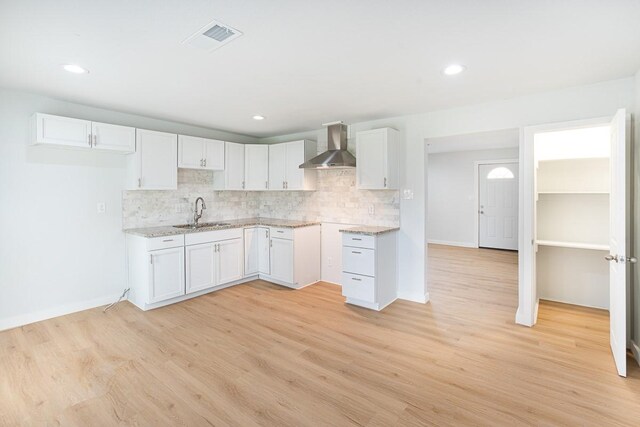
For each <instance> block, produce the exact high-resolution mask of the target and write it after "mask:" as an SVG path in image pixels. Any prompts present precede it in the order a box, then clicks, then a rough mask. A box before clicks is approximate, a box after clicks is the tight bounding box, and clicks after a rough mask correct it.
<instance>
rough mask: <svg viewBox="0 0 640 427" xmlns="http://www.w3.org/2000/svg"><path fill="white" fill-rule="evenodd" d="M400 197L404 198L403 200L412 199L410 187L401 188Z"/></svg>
mask: <svg viewBox="0 0 640 427" xmlns="http://www.w3.org/2000/svg"><path fill="white" fill-rule="evenodd" d="M402 198H403V199H405V200H411V199H413V190H411V189H404V190H402Z"/></svg>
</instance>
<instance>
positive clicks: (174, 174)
mask: <svg viewBox="0 0 640 427" xmlns="http://www.w3.org/2000/svg"><path fill="white" fill-rule="evenodd" d="M136 146H137V150H136V152H135V154H131V155H130V156H129V165H128V169H127V171H128V175H129V189H134V190H136V189H138V190H175V189H176V188H178V169H177V167H176V165H177V160H178V159H177V157H178V135H176V134H173V133H165V132H156V131H152V130H144V129H138V130H137V132H136Z"/></svg>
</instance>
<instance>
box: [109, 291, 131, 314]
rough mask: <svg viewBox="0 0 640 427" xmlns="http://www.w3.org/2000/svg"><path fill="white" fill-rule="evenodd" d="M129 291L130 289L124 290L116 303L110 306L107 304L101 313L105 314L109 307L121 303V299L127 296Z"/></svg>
mask: <svg viewBox="0 0 640 427" xmlns="http://www.w3.org/2000/svg"><path fill="white" fill-rule="evenodd" d="M130 289H131V288H127V289H125V290H124V292H123V293H122V295H120V298H118V301H116V302H112V303H111V304H109V305H108V306H106V307H105V308H104V310H102V312H103V313H106V312H107V310H109V309H110V308H111V307H114V306H115V305H116V304H118V303H119V302H120V301H122V298H124V296H125V295H127V294H128V293H129V290H130Z"/></svg>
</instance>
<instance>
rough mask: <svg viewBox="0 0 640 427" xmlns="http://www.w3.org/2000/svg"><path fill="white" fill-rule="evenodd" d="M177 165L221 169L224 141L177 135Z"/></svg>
mask: <svg viewBox="0 0 640 427" xmlns="http://www.w3.org/2000/svg"><path fill="white" fill-rule="evenodd" d="M178 167H179V168H185V169H206V170H223V169H224V141H218V140H216V139H207V138H199V137H196V136H187V135H178Z"/></svg>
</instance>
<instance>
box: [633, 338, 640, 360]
mask: <svg viewBox="0 0 640 427" xmlns="http://www.w3.org/2000/svg"><path fill="white" fill-rule="evenodd" d="M631 352H632V353H633V358H634V359H636V363H637V364H638V365H640V346H639V345H638V343H636V342H635V341H634V340H631Z"/></svg>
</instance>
